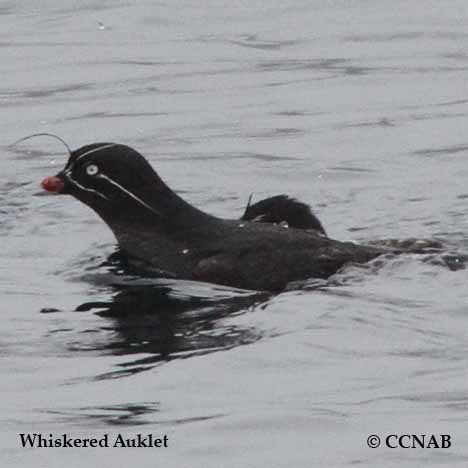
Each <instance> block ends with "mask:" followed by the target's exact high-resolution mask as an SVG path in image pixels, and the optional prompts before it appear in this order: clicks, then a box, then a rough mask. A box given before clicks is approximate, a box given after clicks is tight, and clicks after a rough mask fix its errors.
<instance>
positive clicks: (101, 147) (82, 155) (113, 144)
mask: <svg viewBox="0 0 468 468" xmlns="http://www.w3.org/2000/svg"><path fill="white" fill-rule="evenodd" d="M113 146H117V144H116V143H109V144H108V145H104V146H100V147H99V148H93V149H92V150H89V151H86V153H83V154H80V155H79V156H78V157H77V158H76V159H75V160H74V161H72V162H71V163H70V165H69V166H67V167H66V168H65V169H71V168H72V167H73V166H74V165H75V164H76V163H77V162H78V161H79V160H80V159H81V158H84V157H85V156H88V155H89V154H93V153H96V152H98V151H101V150H105V149H107V148H112V147H113Z"/></svg>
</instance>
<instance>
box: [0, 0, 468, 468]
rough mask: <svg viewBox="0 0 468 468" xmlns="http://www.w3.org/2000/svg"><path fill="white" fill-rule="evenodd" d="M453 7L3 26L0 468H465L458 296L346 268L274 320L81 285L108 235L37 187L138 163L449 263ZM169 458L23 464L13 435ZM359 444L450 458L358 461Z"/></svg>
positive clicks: (50, 455)
mask: <svg viewBox="0 0 468 468" xmlns="http://www.w3.org/2000/svg"><path fill="white" fill-rule="evenodd" d="M467 14H468V6H467V4H466V2H464V1H461V0H460V1H453V2H451V3H450V6H449V7H448V6H447V5H446V4H444V3H442V2H436V1H424V2H421V1H418V2H415V1H413V2H402V1H397V2H366V1H330V2H311V1H307V2H305V1H304V2H301V1H290V2H282V4H281V5H280V4H278V5H269V4H268V3H265V2H256V1H254V2H248V3H247V2H201V3H200V2H190V1H189V2H167V3H165V2H159V3H154V2H138V3H136V2H116V1H112V2H110V1H104V2H102V1H100V2H98V1H96V0H89V1H86V2H73V1H64V2H57V1H52V0H48V1H44V2H41V3H40V5H39V4H38V3H37V2H31V1H26V0H20V1H16V2H10V1H4V2H2V4H1V5H0V26H1V27H0V50H1V53H2V83H1V84H0V102H1V106H0V118H1V121H2V136H1V140H2V143H3V151H2V159H1V162H0V168H1V173H2V176H1V182H0V236H1V239H2V245H3V248H2V251H1V252H2V253H1V261H0V268H1V274H0V291H1V294H2V300H1V305H2V317H3V324H2V331H1V334H0V340H1V341H0V343H1V355H2V367H1V371H0V373H1V375H0V381H1V382H2V383H1V395H2V403H1V409H0V411H1V414H2V425H1V441H2V442H1V450H2V454H1V457H2V466H21V467H30V466H31V467H32V466H34V467H37V466H44V467H45V466H47V467H62V466H70V467H75V466H79V467H81V466H90V465H91V466H93V465H96V463H97V462H98V464H99V465H101V466H129V465H130V464H132V465H138V466H141V467H146V466H171V467H172V466H174V467H176V466H177V467H179V466H191V467H193V466H200V467H220V466H223V467H238V466H249V467H265V466H272V467H273V466H274V467H283V466H285V467H286V466H288V467H289V466H294V467H302V466H303V467H311V466H320V467H322V466H349V465H356V464H358V465H360V466H379V467H387V466H421V465H424V466H426V465H428V466H466V464H467V462H468V450H467V448H466V447H467V446H468V445H467V442H468V431H467V429H466V419H467V417H468V385H467V381H466V356H467V351H468V332H467V331H466V330H467V325H468V320H467V318H466V303H467V298H468V293H467V292H466V287H465V286H466V282H467V279H468V278H467V277H468V274H467V271H466V270H465V269H464V268H463V266H464V265H463V262H461V264H459V265H458V266H459V267H460V268H452V269H450V268H448V267H447V260H444V259H443V258H442V257H441V256H423V257H421V256H414V255H413V256H411V255H408V256H405V257H400V258H394V259H387V260H385V261H383V262H378V264H375V265H371V266H370V267H369V268H362V267H359V268H358V267H351V268H348V269H347V270H346V271H344V272H343V273H342V274H341V275H338V277H337V278H335V279H334V280H333V281H331V282H329V283H325V284H318V285H317V284H315V287H314V284H311V287H310V288H308V289H305V290H301V291H290V292H286V293H283V294H281V295H278V296H276V297H271V298H264V297H252V296H251V295H249V294H247V293H240V292H236V291H231V290H229V289H226V288H217V287H211V286H209V285H199V284H194V283H190V282H174V281H165V282H164V281H162V282H160V283H158V286H157V287H156V286H155V285H153V287H151V286H148V284H147V283H145V282H143V283H142V282H141V281H138V280H136V279H135V278H132V277H128V276H125V275H122V274H120V273H119V272H118V271H116V270H117V267H113V266H106V265H102V263H103V262H105V261H106V259H107V257H108V255H109V254H111V253H112V252H113V251H114V241H113V239H112V236H111V234H110V232H108V230H107V229H106V227H105V226H104V225H103V224H102V223H101V222H100V221H99V220H98V219H97V218H96V217H95V215H94V214H93V213H92V212H91V211H90V210H88V209H87V208H86V207H84V206H81V205H80V204H78V202H76V201H74V200H72V199H69V198H67V197H60V196H58V197H54V196H40V195H39V192H40V189H39V187H38V183H39V181H40V180H41V179H42V178H44V177H45V176H47V175H52V174H54V173H55V172H57V171H58V170H59V168H61V166H62V165H63V163H64V162H65V154H64V148H63V147H62V146H61V145H60V144H58V143H57V142H55V141H53V140H47V139H41V140H40V139H37V140H31V141H30V142H28V143H24V144H22V145H20V146H18V147H16V148H14V149H12V148H8V147H7V146H6V145H7V144H9V143H11V142H12V141H14V140H15V139H17V138H20V137H23V136H25V135H27V134H29V133H33V132H40V131H50V132H54V133H57V134H58V135H60V136H62V137H63V138H65V139H66V140H67V141H68V142H69V144H70V145H71V146H72V147H73V148H76V147H78V146H81V145H83V144H87V143H90V142H94V141H117V142H122V143H126V144H128V145H130V146H133V147H135V148H136V149H138V150H139V151H141V152H142V153H143V154H145V155H146V156H147V157H148V159H149V160H150V161H151V163H152V164H153V165H154V167H155V168H156V169H157V170H158V172H159V173H160V175H161V176H162V177H163V179H164V180H166V181H167V182H168V183H169V185H170V186H171V187H174V188H175V189H177V190H178V191H179V193H181V194H182V195H183V196H184V197H186V198H187V199H189V200H190V201H191V202H193V203H194V204H196V205H197V206H199V207H201V208H203V209H204V210H206V211H209V212H211V213H215V214H217V215H219V216H225V217H234V216H239V215H240V214H241V213H242V211H243V208H244V206H245V203H246V202H247V199H248V196H249V194H250V193H251V192H254V200H255V199H260V197H262V196H269V195H273V194H277V193H288V194H290V195H293V196H296V197H298V198H300V199H301V200H304V201H306V202H309V203H311V204H312V206H313V207H314V209H315V212H316V213H317V215H318V216H319V218H320V219H321V220H322V222H323V223H324V226H325V228H326V230H327V232H328V233H329V234H330V236H332V237H334V238H338V239H353V240H357V241H366V240H373V239H379V238H384V237H398V238H404V237H410V236H421V237H436V238H438V239H440V240H441V241H442V242H444V244H445V245H446V246H447V252H448V253H450V254H451V255H453V256H454V257H452V258H454V259H455V263H456V260H457V259H458V257H457V256H458V255H461V254H464V253H466V251H467V248H468V237H467V234H466V232H467V219H468V209H467V207H466V199H467V197H468V189H467V188H466V182H465V181H466V179H467V176H468V169H467V166H466V164H465V159H466V154H467V151H468V139H467V136H466V124H465V120H466V116H467V114H468V96H467V91H466V76H467V71H468V60H467V59H468V54H467V52H466V51H467V50H468V33H467V32H466V19H467ZM25 432H30V433H33V432H36V433H39V432H40V433H42V434H43V435H45V436H47V435H48V434H50V433H53V434H55V435H57V436H59V435H61V434H63V433H66V434H68V435H69V436H71V437H97V438H100V437H103V435H104V434H109V437H110V438H111V439H112V438H115V437H116V436H117V435H118V434H119V433H122V434H124V435H125V436H126V437H127V436H128V437H136V435H137V434H140V433H141V434H144V435H146V434H149V433H151V434H154V435H155V437H162V436H164V435H167V436H168V441H169V447H168V448H154V449H149V448H147V449H144V448H139V449H126V450H122V449H120V450H118V449H112V448H87V449H84V448H82V449H78V448H73V449H70V448H68V449H49V448H47V449H35V450H31V449H22V448H21V446H20V442H19V436H18V434H19V433H25ZM370 434H377V435H380V436H382V437H385V436H386V435H388V434H450V435H451V437H452V445H451V447H450V448H445V449H421V448H419V449H403V448H396V449H390V448H384V447H380V448H377V449H370V448H368V447H367V445H366V439H367V437H368V436H369V435H370Z"/></svg>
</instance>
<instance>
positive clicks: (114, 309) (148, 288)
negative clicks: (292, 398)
mask: <svg viewBox="0 0 468 468" xmlns="http://www.w3.org/2000/svg"><path fill="white" fill-rule="evenodd" d="M137 281H138V280H137ZM161 281H162V282H161V284H158V282H157V280H154V281H153V284H151V281H150V280H141V281H140V282H142V283H143V285H139V286H125V285H121V286H114V288H115V289H117V292H116V293H115V294H114V295H113V296H112V297H111V300H110V301H98V302H96V301H90V302H85V303H83V304H81V305H80V306H78V307H77V309H76V310H77V311H81V312H83V311H95V313H96V314H97V315H99V316H101V317H106V318H108V319H109V322H110V323H109V329H110V330H112V331H113V332H115V333H114V334H113V335H112V339H111V340H110V341H109V342H107V343H105V344H104V345H103V344H102V343H101V344H100V345H99V346H96V347H94V348H93V347H92V346H91V349H93V350H100V351H110V352H111V353H112V354H115V355H127V354H128V355H131V354H139V355H140V354H142V353H150V354H151V356H150V357H145V358H138V359H137V360H136V361H129V362H127V363H124V364H120V366H121V369H119V370H118V371H116V372H111V373H110V374H106V376H105V377H116V376H119V375H122V374H125V375H127V374H133V373H137V372H141V371H144V370H148V369H151V368H152V367H153V366H154V365H155V364H157V363H160V362H161V361H169V360H172V359H181V358H188V357H192V356H199V355H203V354H207V353H212V352H215V351H219V350H225V349H229V348H233V347H236V346H241V345H244V344H249V343H253V342H255V341H257V340H259V339H260V338H261V337H262V333H261V331H259V330H256V329H255V328H253V327H248V326H239V325H232V324H227V323H225V321H224V319H226V318H229V317H234V316H236V315H241V314H245V313H246V312H247V311H248V310H249V308H250V307H251V306H252V305H254V304H256V303H258V302H260V301H262V300H265V299H266V298H267V297H268V294H265V293H250V292H244V293H242V292H238V291H236V290H232V291H231V290H229V289H227V288H226V289H224V288H221V289H219V288H218V290H217V287H216V286H213V287H212V286H211V285H206V286H205V288H206V289H207V290H211V291H212V294H213V296H207V295H200V292H201V293H203V292H204V293H205V294H206V291H203V287H200V286H199V285H197V283H192V282H184V281H175V280H174V281H172V283H171V285H170V286H168V285H167V284H168V281H164V280H161ZM145 283H149V284H145ZM202 286H203V285H202ZM197 287H198V288H199V289H201V291H200V290H199V291H198V296H197V295H196V292H195V291H194V289H193V288H197ZM87 349H90V347H89V345H88V346H87Z"/></svg>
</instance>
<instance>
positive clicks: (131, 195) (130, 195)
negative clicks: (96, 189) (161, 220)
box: [97, 174, 162, 216]
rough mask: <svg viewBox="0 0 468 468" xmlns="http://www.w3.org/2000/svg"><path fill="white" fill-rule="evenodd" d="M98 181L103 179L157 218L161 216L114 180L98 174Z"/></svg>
mask: <svg viewBox="0 0 468 468" xmlns="http://www.w3.org/2000/svg"><path fill="white" fill-rule="evenodd" d="M97 177H98V178H99V179H104V180H107V182H109V183H110V184H112V185H114V186H115V187H117V188H118V189H119V190H122V192H124V193H126V194H127V195H128V196H129V197H130V198H133V200H135V201H136V202H138V203H139V204H140V205H142V206H144V207H145V208H146V209H148V210H150V211H152V212H153V213H154V214H156V215H158V216H162V215H161V213H160V212H159V211H158V210H156V209H154V208H152V207H151V206H149V205H148V204H146V203H145V202H144V201H143V200H142V199H141V198H139V197H137V196H136V195H134V194H133V193H132V192H130V191H129V190H127V189H126V188H124V187H122V186H121V185H120V184H118V183H117V182H115V181H114V180H112V179H111V178H110V177H108V176H106V175H104V174H99V175H98V176H97Z"/></svg>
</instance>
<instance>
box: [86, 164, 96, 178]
mask: <svg viewBox="0 0 468 468" xmlns="http://www.w3.org/2000/svg"><path fill="white" fill-rule="evenodd" d="M98 172H99V167H97V166H96V164H90V165H89V166H86V174H88V175H90V176H93V175H96V174H97V173H98Z"/></svg>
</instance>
